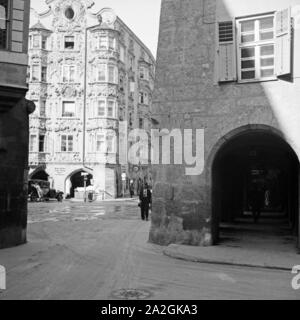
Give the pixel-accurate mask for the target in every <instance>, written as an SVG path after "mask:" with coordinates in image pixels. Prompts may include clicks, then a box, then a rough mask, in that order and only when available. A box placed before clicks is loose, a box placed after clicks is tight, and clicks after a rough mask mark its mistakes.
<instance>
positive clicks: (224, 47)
mask: <svg viewBox="0 0 300 320" xmlns="http://www.w3.org/2000/svg"><path fill="white" fill-rule="evenodd" d="M218 60H219V61H218V73H219V82H225V81H235V80H236V79H237V76H236V50H235V25H234V22H233V21H224V22H218Z"/></svg>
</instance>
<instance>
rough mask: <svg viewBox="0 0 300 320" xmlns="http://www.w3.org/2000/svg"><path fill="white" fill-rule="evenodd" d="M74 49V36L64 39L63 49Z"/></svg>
mask: <svg viewBox="0 0 300 320" xmlns="http://www.w3.org/2000/svg"><path fill="white" fill-rule="evenodd" d="M74 47H75V38H74V36H66V37H65V49H68V50H73V49H74Z"/></svg>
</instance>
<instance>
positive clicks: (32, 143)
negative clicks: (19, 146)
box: [29, 133, 37, 153]
mask: <svg viewBox="0 0 300 320" xmlns="http://www.w3.org/2000/svg"><path fill="white" fill-rule="evenodd" d="M29 152H31V153H32V152H37V134H36V133H33V134H30V136H29Z"/></svg>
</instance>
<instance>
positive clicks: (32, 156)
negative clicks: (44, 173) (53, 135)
mask: <svg viewBox="0 0 300 320" xmlns="http://www.w3.org/2000/svg"><path fill="white" fill-rule="evenodd" d="M49 156H50V153H47V152H29V165H30V166H38V165H41V164H45V163H47V162H48V161H49Z"/></svg>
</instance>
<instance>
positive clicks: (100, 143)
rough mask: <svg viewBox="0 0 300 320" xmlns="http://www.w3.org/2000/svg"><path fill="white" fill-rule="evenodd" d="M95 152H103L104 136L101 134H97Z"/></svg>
mask: <svg viewBox="0 0 300 320" xmlns="http://www.w3.org/2000/svg"><path fill="white" fill-rule="evenodd" d="M97 152H102V153H103V152H105V137H104V135H103V134H98V135H97Z"/></svg>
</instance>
